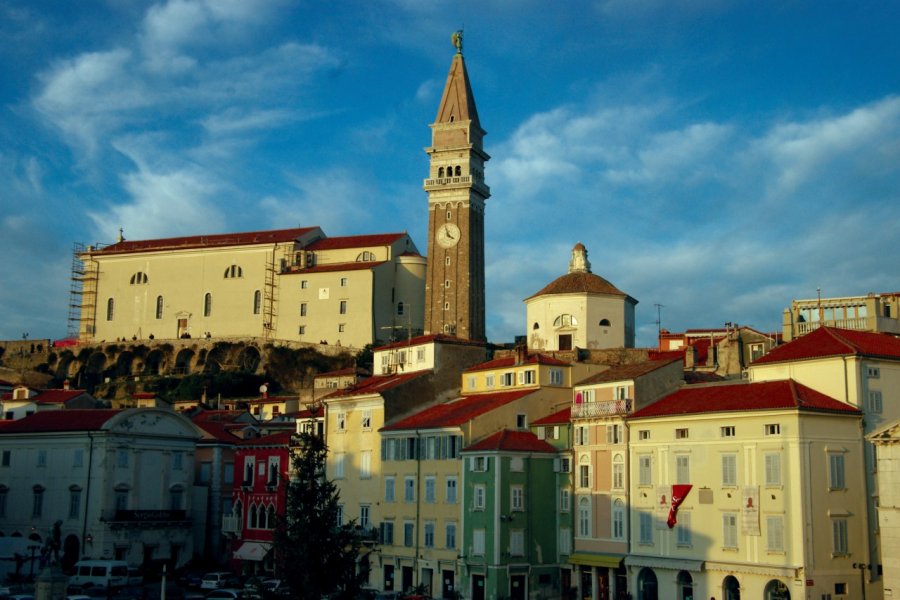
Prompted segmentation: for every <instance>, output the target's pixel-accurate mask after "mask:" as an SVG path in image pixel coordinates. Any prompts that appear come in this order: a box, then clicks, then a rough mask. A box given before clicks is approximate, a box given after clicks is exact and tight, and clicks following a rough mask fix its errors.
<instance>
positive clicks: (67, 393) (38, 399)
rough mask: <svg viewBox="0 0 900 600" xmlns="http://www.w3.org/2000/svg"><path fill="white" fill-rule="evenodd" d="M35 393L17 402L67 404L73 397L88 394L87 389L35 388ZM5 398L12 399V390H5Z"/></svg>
mask: <svg viewBox="0 0 900 600" xmlns="http://www.w3.org/2000/svg"><path fill="white" fill-rule="evenodd" d="M34 392H35V395H34V396H29V397H28V398H20V399H18V400H16V402H34V403H35V404H65V403H66V402H68V401H69V400H72V399H73V398H78V397H79V396H84V395H85V394H87V392H86V391H85V390H60V389H54V390H34ZM2 398H3V400H12V399H13V395H12V392H4V393H3V396H2Z"/></svg>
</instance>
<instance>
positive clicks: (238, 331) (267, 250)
mask: <svg viewBox="0 0 900 600" xmlns="http://www.w3.org/2000/svg"><path fill="white" fill-rule="evenodd" d="M78 259H79V261H80V267H79V268H78V273H77V275H78V279H79V281H80V282H81V289H80V295H79V297H80V300H79V302H78V303H79V305H80V307H81V312H80V323H79V327H80V334H79V337H80V338H81V340H82V341H87V342H99V341H103V340H106V341H112V340H117V339H148V338H151V337H153V338H156V339H165V338H169V339H171V338H182V337H194V338H198V337H214V338H216V339H222V338H245V337H261V338H266V339H280V340H291V341H300V342H312V343H321V342H326V343H330V344H335V345H344V346H351V347H362V346H365V345H366V344H369V343H372V342H374V341H376V340H378V339H390V338H392V337H394V336H396V335H402V334H403V333H404V332H407V331H421V328H422V319H423V302H424V287H423V282H424V276H425V258H424V257H422V256H420V255H419V253H418V250H417V249H416V247H415V245H414V244H413V242H412V240H411V239H410V237H409V236H408V235H407V234H405V233H393V234H381V235H363V236H349V237H337V238H327V237H325V234H324V233H323V232H322V230H321V229H319V228H318V227H306V228H297V229H284V230H275V231H257V232H246V233H231V234H220V235H201V236H190V237H180V238H168V239H157V240H138V241H130V240H125V239H123V238H121V236H120V239H119V241H118V242H117V243H115V244H112V245H110V246H106V247H91V246H89V247H87V248H86V249H85V251H84V252H83V253H81V254H80V255H79V256H78ZM400 324H402V325H403V327H399V326H398V325H400Z"/></svg>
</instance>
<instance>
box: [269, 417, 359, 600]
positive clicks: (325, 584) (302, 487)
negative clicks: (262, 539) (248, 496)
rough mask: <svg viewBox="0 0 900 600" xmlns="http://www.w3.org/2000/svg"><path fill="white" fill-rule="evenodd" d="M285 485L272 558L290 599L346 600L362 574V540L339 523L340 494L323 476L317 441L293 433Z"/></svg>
mask: <svg viewBox="0 0 900 600" xmlns="http://www.w3.org/2000/svg"><path fill="white" fill-rule="evenodd" d="M298 440H299V443H298V444H297V445H296V446H295V447H294V448H293V452H292V457H291V477H290V480H289V482H288V484H287V500H286V503H285V513H284V515H283V516H282V517H280V519H279V523H278V527H277V528H276V530H275V539H274V545H275V557H276V561H277V563H278V572H279V574H280V577H281V578H282V579H283V580H284V581H285V583H287V585H288V588H289V589H290V592H291V598H298V599H301V600H322V598H323V597H324V596H332V597H334V598H338V599H340V600H352V599H354V598H356V597H357V596H358V595H359V588H360V585H361V584H362V581H363V577H364V574H362V573H358V572H357V560H358V558H359V552H360V548H361V547H362V538H361V535H360V532H359V530H358V529H357V527H356V523H355V521H351V522H349V523H339V522H338V521H339V517H340V513H341V508H340V504H339V501H340V493H339V491H338V489H337V486H336V485H335V484H334V483H333V482H331V481H328V479H326V477H325V458H326V456H327V455H328V449H327V447H326V446H325V442H324V440H323V439H322V438H320V437H319V436H315V435H310V434H307V433H301V434H299V435H298Z"/></svg>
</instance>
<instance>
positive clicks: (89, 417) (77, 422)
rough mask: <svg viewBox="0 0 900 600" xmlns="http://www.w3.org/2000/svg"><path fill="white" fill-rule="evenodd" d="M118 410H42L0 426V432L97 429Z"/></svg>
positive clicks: (118, 411)
mask: <svg viewBox="0 0 900 600" xmlns="http://www.w3.org/2000/svg"><path fill="white" fill-rule="evenodd" d="M120 412H122V411H120V410H114V409H105V408H104V409H87V408H86V409H60V410H42V411H38V412H36V413H34V414H33V415H29V416H27V417H25V418H24V419H19V420H17V421H9V422H7V423H5V424H4V425H2V426H0V433H51V432H58V431H99V430H100V429H103V425H105V424H106V422H107V421H109V420H110V419H112V418H113V417H114V416H116V415H117V414H119V413H120Z"/></svg>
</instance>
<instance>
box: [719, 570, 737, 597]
mask: <svg viewBox="0 0 900 600" xmlns="http://www.w3.org/2000/svg"><path fill="white" fill-rule="evenodd" d="M722 597H723V598H724V599H725V600H741V584H740V583H739V582H738V580H737V578H736V577H735V576H734V575H729V576H728V577H726V578H725V580H724V581H722Z"/></svg>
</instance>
